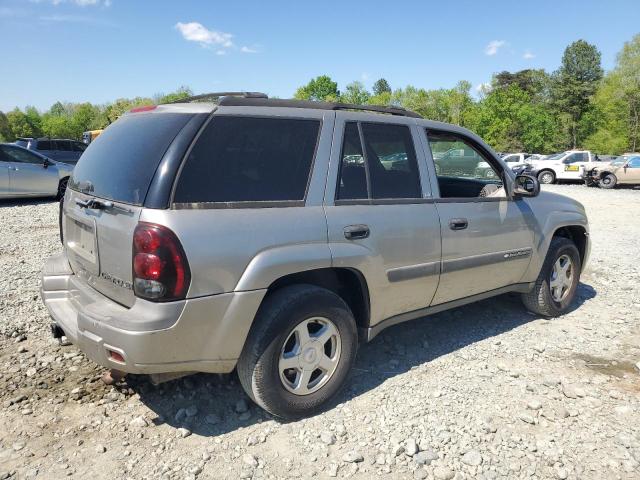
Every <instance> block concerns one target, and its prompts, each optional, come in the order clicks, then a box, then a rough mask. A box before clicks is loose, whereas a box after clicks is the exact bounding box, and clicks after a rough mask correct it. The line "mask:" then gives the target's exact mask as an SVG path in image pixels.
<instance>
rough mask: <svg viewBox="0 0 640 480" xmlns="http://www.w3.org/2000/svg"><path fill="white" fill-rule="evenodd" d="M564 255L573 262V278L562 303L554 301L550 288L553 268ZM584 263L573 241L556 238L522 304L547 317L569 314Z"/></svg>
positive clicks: (523, 295)
mask: <svg viewBox="0 0 640 480" xmlns="http://www.w3.org/2000/svg"><path fill="white" fill-rule="evenodd" d="M563 255H567V256H569V258H570V259H571V262H572V268H573V278H572V284H571V287H570V288H569V289H568V292H567V295H566V297H564V298H563V299H562V301H561V302H557V301H556V300H554V298H553V296H552V295H551V289H550V286H549V283H550V280H551V275H552V271H553V266H554V264H555V263H556V261H557V260H558V259H559V258H560V257H561V256H563ZM581 270H582V263H581V261H580V252H579V251H578V248H577V247H576V245H575V243H573V241H571V240H569V239H568V238H564V237H554V238H553V239H552V240H551V245H549V251H548V252H547V257H546V258H545V260H544V263H543V264H542V268H541V269H540V274H539V275H538V278H537V280H536V283H535V286H534V287H533V289H532V290H531V292H529V293H523V294H522V302H523V303H524V305H525V307H526V308H527V310H529V311H531V312H533V313H536V314H538V315H543V316H545V317H558V316H560V315H563V314H564V313H566V312H567V310H568V309H569V307H570V306H571V303H572V302H573V299H574V297H575V295H576V290H577V289H578V284H579V283H580V273H581Z"/></svg>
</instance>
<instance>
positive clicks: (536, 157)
mask: <svg viewBox="0 0 640 480" xmlns="http://www.w3.org/2000/svg"><path fill="white" fill-rule="evenodd" d="M547 157H548V155H542V154H540V153H534V154H533V155H529V156H528V157H527V158H525V160H524V161H525V162H527V163H531V162H536V161H538V160H544V159H545V158H547Z"/></svg>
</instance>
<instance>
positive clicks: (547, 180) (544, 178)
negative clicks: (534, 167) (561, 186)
mask: <svg viewBox="0 0 640 480" xmlns="http://www.w3.org/2000/svg"><path fill="white" fill-rule="evenodd" d="M540 181H541V182H542V183H551V182H552V181H553V176H552V175H551V174H550V173H543V174H542V177H541V178H540Z"/></svg>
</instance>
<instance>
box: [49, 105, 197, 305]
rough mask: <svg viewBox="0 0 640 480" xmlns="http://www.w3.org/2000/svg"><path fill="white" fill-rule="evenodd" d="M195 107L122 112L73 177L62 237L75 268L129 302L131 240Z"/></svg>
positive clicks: (95, 284)
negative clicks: (154, 182) (152, 187)
mask: <svg viewBox="0 0 640 480" xmlns="http://www.w3.org/2000/svg"><path fill="white" fill-rule="evenodd" d="M193 115H194V114H193V113H187V112H184V111H175V110H173V109H171V108H163V107H158V108H154V109H153V110H150V111H145V112H140V113H130V114H126V115H123V116H122V117H121V118H120V119H118V120H117V121H116V122H114V123H113V124H111V125H110V126H109V127H108V128H107V129H106V130H105V131H104V132H103V133H102V134H101V135H100V136H99V137H98V138H96V140H94V141H93V142H92V143H91V144H90V145H89V147H88V148H87V150H86V151H85V152H84V154H83V155H82V157H81V158H80V161H79V162H78V164H77V165H76V167H75V169H74V171H73V175H72V177H71V179H70V181H69V188H68V189H67V194H66V197H65V201H64V207H63V218H62V228H63V232H64V235H63V238H64V246H65V249H66V252H67V256H68V258H69V263H70V265H71V268H72V269H73V271H74V273H75V274H76V275H77V276H78V277H79V278H81V279H82V280H84V281H86V282H87V283H88V284H89V285H91V286H92V287H93V288H94V289H96V290H97V291H99V292H100V293H102V294H103V295H105V296H107V297H109V298H111V299H112V300H114V301H116V302H118V303H120V304H122V305H125V306H127V307H130V306H132V305H133V303H134V301H135V295H134V292H133V288H132V242H133V232H134V229H135V227H136V225H137V223H138V219H139V217H140V213H141V211H142V208H143V205H144V201H145V197H146V195H147V192H148V190H149V187H150V185H151V182H152V180H153V178H154V175H155V173H156V169H157V168H158V165H159V164H160V162H161V160H162V158H163V156H164V154H165V152H166V151H167V149H168V148H169V146H170V145H171V144H172V142H173V141H174V140H175V139H176V138H177V137H178V136H179V134H180V131H181V130H182V129H183V127H184V126H185V125H186V124H187V122H189V120H190V119H191V118H192V117H193Z"/></svg>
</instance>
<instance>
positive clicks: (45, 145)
mask: <svg viewBox="0 0 640 480" xmlns="http://www.w3.org/2000/svg"><path fill="white" fill-rule="evenodd" d="M36 148H37V149H38V150H52V148H51V142H50V141H49V140H40V141H38V146H37V147H36Z"/></svg>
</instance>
